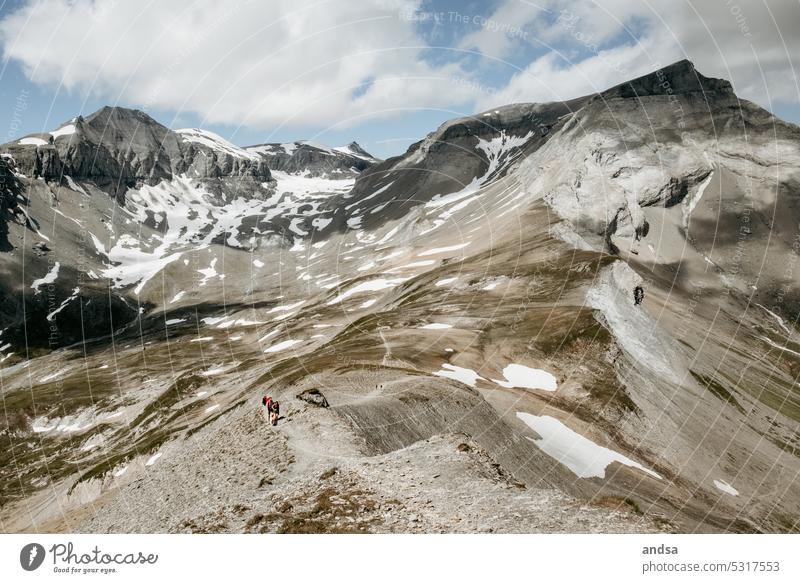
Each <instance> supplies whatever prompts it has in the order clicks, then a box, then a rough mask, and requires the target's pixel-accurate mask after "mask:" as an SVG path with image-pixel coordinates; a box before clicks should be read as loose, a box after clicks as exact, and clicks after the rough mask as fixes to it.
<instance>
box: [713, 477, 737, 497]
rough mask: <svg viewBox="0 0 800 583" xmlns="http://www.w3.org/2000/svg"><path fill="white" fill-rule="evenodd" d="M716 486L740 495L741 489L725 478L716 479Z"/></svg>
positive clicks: (718, 488)
mask: <svg viewBox="0 0 800 583" xmlns="http://www.w3.org/2000/svg"><path fill="white" fill-rule="evenodd" d="M714 486H716V488H717V490H720V491H721V492H725V493H726V494H730V495H731V496H738V495H739V491H738V490H737V489H736V488H734V487H733V486H731V485H730V484H729V483H728V482H726V481H724V480H714Z"/></svg>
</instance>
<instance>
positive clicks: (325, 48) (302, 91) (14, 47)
mask: <svg viewBox="0 0 800 583" xmlns="http://www.w3.org/2000/svg"><path fill="white" fill-rule="evenodd" d="M417 5H418V1H417V0H415V1H411V0H365V1H360V2H350V1H341V0H339V1H333V0H329V1H319V0H317V1H314V0H271V1H270V2H268V3H267V2H252V1H247V0H242V1H235V2H231V1H227V2H218V1H212V0H171V1H170V2H150V3H144V2H141V1H138V0H118V1H117V2H110V3H107V4H106V3H103V2H94V1H91V0H37V1H29V2H26V3H24V4H23V5H22V6H21V7H20V8H19V9H18V10H16V11H15V12H13V13H11V14H9V15H7V16H6V17H5V18H3V20H2V21H0V43H2V46H3V52H4V56H5V57H6V58H7V59H13V60H16V61H18V62H19V63H20V64H21V65H22V66H23V68H24V70H25V72H26V74H27V75H28V76H29V77H30V79H31V80H33V81H34V82H36V83H39V84H45V85H48V86H57V85H59V84H61V85H63V86H64V87H65V88H66V89H68V90H74V91H81V92H84V91H85V92H89V93H90V94H91V95H94V96H99V97H102V98H104V99H109V100H110V101H112V102H115V101H119V102H121V103H124V104H131V105H136V106H140V107H143V108H145V109H147V108H153V107H157V108H162V109H168V110H173V111H176V112H178V113H180V112H181V111H191V112H195V113H198V114H200V115H201V116H203V117H205V118H206V121H207V122H208V123H229V124H240V123H241V124H246V125H251V126H257V127H264V128H269V129H273V128H275V127H276V126H280V125H282V124H287V125H292V126H317V127H319V126H327V125H329V124H339V123H341V124H343V125H348V124H352V123H356V122H360V121H363V117H362V116H383V115H392V114H397V113H398V111H396V110H397V109H398V108H416V107H449V106H453V105H457V104H463V103H467V102H469V101H470V100H471V98H472V96H473V93H474V87H473V86H471V85H470V84H466V83H461V84H456V85H455V86H454V85H453V83H452V82H451V80H452V78H453V77H459V78H465V77H468V76H469V75H468V74H467V73H466V72H464V71H463V70H461V69H460V68H459V67H458V66H457V65H452V64H443V65H438V66H433V65H430V64H428V63H427V62H426V61H425V60H423V58H422V50H423V48H424V47H423V44H424V43H422V41H421V40H420V38H418V36H417V34H416V30H415V24H414V22H411V21H409V20H408V19H404V18H402V17H400V15H401V14H402V13H403V12H404V11H405V12H407V11H408V10H413V9H415V8H416V7H417Z"/></svg>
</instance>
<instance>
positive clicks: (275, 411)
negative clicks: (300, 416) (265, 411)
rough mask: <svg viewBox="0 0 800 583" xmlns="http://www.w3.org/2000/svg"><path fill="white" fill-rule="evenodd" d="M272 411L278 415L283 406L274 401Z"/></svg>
mask: <svg viewBox="0 0 800 583" xmlns="http://www.w3.org/2000/svg"><path fill="white" fill-rule="evenodd" d="M272 411H273V412H274V413H275V414H276V415H277V414H279V413H280V411H281V404H280V403H278V401H272Z"/></svg>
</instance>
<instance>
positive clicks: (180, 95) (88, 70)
mask: <svg viewBox="0 0 800 583" xmlns="http://www.w3.org/2000/svg"><path fill="white" fill-rule="evenodd" d="M798 31H800V3H798V0H782V1H780V2H777V1H769V2H768V1H767V0H536V1H535V2H532V1H528V0H461V1H458V0H358V1H356V0H269V1H258V0H227V1H225V2H219V1H212V0H169V1H163V0H162V1H158V0H16V1H11V0H5V1H4V0H0V46H1V47H2V52H3V62H2V68H1V69H0V106H1V107H2V111H3V116H5V120H4V121H0V141H2V142H5V141H9V140H11V139H15V138H17V137H19V136H21V135H24V134H26V133H31V132H36V131H43V130H50V129H53V128H55V127H57V126H58V125H59V124H60V123H62V122H63V121H65V120H67V119H69V118H71V117H72V116H74V115H76V114H88V113H91V112H92V111H94V110H96V109H97V108H99V107H100V106H102V105H106V104H118V105H124V106H129V107H137V108H140V109H144V110H145V111H147V112H148V113H150V114H151V115H152V116H153V117H155V118H156V119H158V120H159V121H160V122H162V123H164V124H165V125H168V126H170V127H173V128H179V127H187V126H189V127H198V126H199V127H203V128H206V129H210V130H212V131H215V132H217V133H219V134H221V135H223V136H224V137H226V138H228V139H230V140H231V141H233V142H235V143H238V144H241V145H249V144H253V143H261V142H265V141H291V140H295V139H316V140H319V141H322V142H325V143H328V144H331V145H339V144H343V143H347V142H349V141H351V140H352V139H355V140H357V141H359V142H360V143H361V144H362V145H364V146H365V147H366V148H367V149H369V150H370V151H372V152H373V153H375V154H376V155H379V156H381V157H386V156H390V155H393V154H397V153H400V152H402V151H403V150H404V149H405V148H406V147H407V146H408V145H409V144H410V143H411V142H413V141H416V140H417V139H419V138H421V137H422V136H424V134H425V133H427V132H429V131H431V130H432V129H434V128H435V127H436V126H437V125H438V124H439V123H441V122H442V121H444V120H446V119H449V118H452V117H455V116H459V115H467V114H472V113H475V112H479V111H481V110H485V109H488V108H490V107H493V106H497V105H503V104H507V103H512V102H520V101H552V100H563V99H569V98H572V97H576V96H579V95H583V94H586V93H591V92H594V91H597V90H601V89H604V88H606V87H609V86H611V85H614V84H616V83H619V82H621V81H624V80H626V79H629V78H632V77H635V76H638V75H641V74H645V73H648V72H650V71H652V70H654V69H657V68H658V67H660V66H664V65H667V64H669V63H671V62H674V61H676V60H679V59H684V58H688V59H690V60H692V61H693V62H694V63H695V66H696V67H697V68H698V70H699V71H700V72H702V73H703V74H705V75H707V76H713V77H724V78H727V79H730V80H731V81H732V82H733V85H734V88H735V89H736V91H737V93H738V94H739V95H740V96H741V97H744V98H746V99H750V100H752V101H755V102H757V103H758V104H760V105H761V106H763V107H765V108H767V109H769V110H771V111H773V112H775V113H776V114H777V115H779V116H780V117H783V118H784V119H787V120H790V121H793V122H795V123H798V122H800V105H798V102H799V101H800V82H798V76H797V72H796V69H795V64H798V65H800V34H798Z"/></svg>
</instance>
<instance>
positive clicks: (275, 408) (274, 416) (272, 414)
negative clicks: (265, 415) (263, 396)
mask: <svg viewBox="0 0 800 583" xmlns="http://www.w3.org/2000/svg"><path fill="white" fill-rule="evenodd" d="M269 407H270V408H269V422H270V423H272V425H277V424H278V417H280V415H281V405H280V403H278V401H273V400H271V399H270V405H269Z"/></svg>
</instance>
